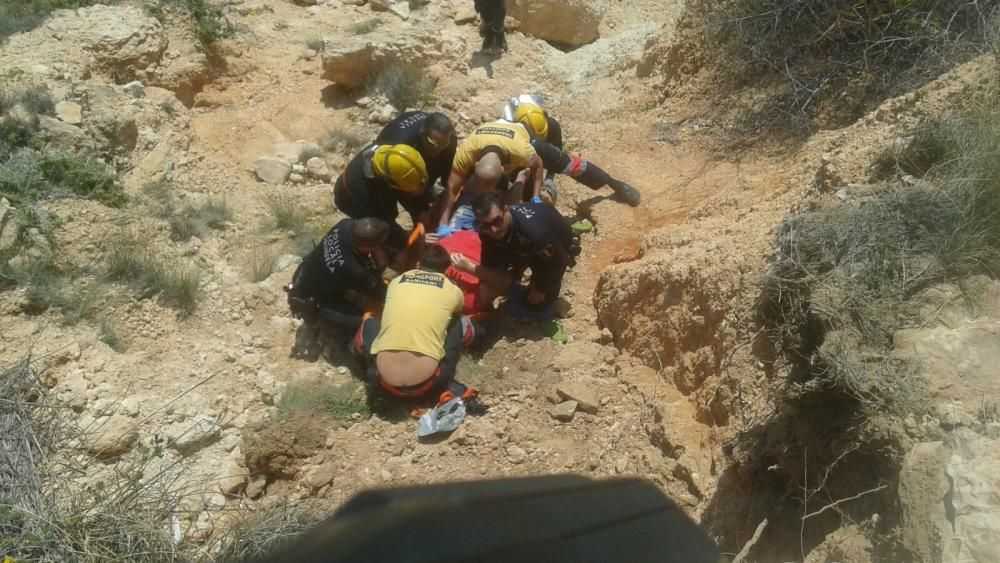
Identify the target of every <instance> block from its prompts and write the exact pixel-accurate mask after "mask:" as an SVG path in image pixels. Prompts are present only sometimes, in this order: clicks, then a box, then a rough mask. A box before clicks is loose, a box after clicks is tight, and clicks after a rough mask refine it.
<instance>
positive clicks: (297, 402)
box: [277, 382, 371, 420]
mask: <svg viewBox="0 0 1000 563" xmlns="http://www.w3.org/2000/svg"><path fill="white" fill-rule="evenodd" d="M277 407H278V413H279V414H281V415H289V414H293V413H297V412H315V413H325V414H327V415H329V416H331V417H333V418H335V419H337V420H347V419H349V418H351V417H352V416H353V415H355V414H360V415H361V416H362V417H364V418H368V417H370V416H371V410H370V408H369V405H368V400H367V398H366V395H365V389H364V387H363V386H362V385H357V384H353V383H347V384H344V385H341V386H339V387H335V386H333V385H327V384H323V383H318V382H317V383H308V384H292V385H289V386H288V387H286V388H285V391H284V392H283V393H282V394H281V398H280V399H279V400H278V405H277Z"/></svg>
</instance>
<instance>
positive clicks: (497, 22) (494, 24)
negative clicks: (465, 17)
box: [475, 0, 507, 51]
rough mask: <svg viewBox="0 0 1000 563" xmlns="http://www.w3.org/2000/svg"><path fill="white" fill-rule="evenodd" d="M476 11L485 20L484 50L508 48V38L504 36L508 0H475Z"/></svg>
mask: <svg viewBox="0 0 1000 563" xmlns="http://www.w3.org/2000/svg"><path fill="white" fill-rule="evenodd" d="M475 1H476V11H477V12H479V18H480V19H481V20H482V21H483V27H484V28H485V34H484V36H483V50H484V51H487V50H491V49H502V50H504V51H506V50H507V39H506V38H505V37H504V28H503V22H504V18H506V17H507V0H475Z"/></svg>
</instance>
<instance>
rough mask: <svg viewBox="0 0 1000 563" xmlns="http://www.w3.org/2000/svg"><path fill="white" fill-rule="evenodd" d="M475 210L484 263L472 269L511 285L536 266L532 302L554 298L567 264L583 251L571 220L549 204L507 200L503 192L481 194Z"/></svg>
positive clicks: (547, 302) (541, 304) (540, 303)
mask: <svg viewBox="0 0 1000 563" xmlns="http://www.w3.org/2000/svg"><path fill="white" fill-rule="evenodd" d="M472 211H473V213H474V214H475V216H476V221H477V223H478V225H479V233H480V238H481V239H482V241H483V255H482V267H480V268H477V271H474V272H472V273H473V274H474V275H478V276H479V277H480V279H481V280H482V281H483V282H485V283H488V284H491V285H493V284H494V283H495V282H494V280H497V281H500V280H503V283H507V284H508V286H507V287H506V288H499V289H501V290H507V289H510V284H512V283H513V282H514V281H516V280H518V279H520V276H521V273H523V272H524V270H525V269H526V268H531V282H530V284H529V285H528V293H527V297H526V301H527V304H528V305H529V306H534V307H539V308H541V307H545V306H548V305H551V304H552V303H553V302H555V300H556V298H557V297H559V291H560V289H561V288H562V280H563V275H565V273H566V269H567V268H569V267H571V266H573V265H575V264H576V256H577V255H579V253H580V244H579V240H578V239H577V238H576V237H575V236H574V235H573V231H572V230H570V228H569V224H568V223H567V221H566V219H565V218H564V217H563V216H562V215H560V214H559V212H558V211H556V210H555V208H554V207H552V206H551V205H548V204H544V203H535V202H527V203H515V204H512V205H507V203H506V201H505V200H504V197H503V194H501V193H498V192H486V193H483V194H480V195H479V196H478V197H476V199H475V200H473V202H472ZM503 273H506V274H507V275H506V276H504V275H502V274H503ZM503 293H506V291H503Z"/></svg>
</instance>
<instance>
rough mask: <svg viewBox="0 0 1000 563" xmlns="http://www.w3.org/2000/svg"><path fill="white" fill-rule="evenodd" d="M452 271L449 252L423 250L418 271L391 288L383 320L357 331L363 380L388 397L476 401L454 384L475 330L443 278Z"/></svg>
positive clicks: (369, 321)
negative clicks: (459, 362) (449, 270)
mask: <svg viewBox="0 0 1000 563" xmlns="http://www.w3.org/2000/svg"><path fill="white" fill-rule="evenodd" d="M450 265H451V259H450V257H449V255H448V253H447V251H445V250H444V249H443V248H441V247H440V246H438V245H426V246H425V247H424V248H423V249H422V251H421V254H420V260H419V262H418V263H417V269H414V270H410V271H408V272H405V273H403V274H402V275H400V276H398V277H397V278H396V279H394V280H393V281H392V283H390V284H389V288H388V291H387V293H386V301H385V308H384V310H383V314H382V318H381V319H376V318H373V317H369V318H366V319H365V320H364V322H363V323H362V324H361V327H360V328H359V329H358V332H357V335H356V337H355V341H354V346H355V353H356V354H358V355H359V356H361V357H362V358H364V359H365V360H367V362H368V369H367V371H366V377H367V379H368V381H369V383H371V384H373V385H375V386H378V387H380V388H381V389H382V390H383V391H384V392H386V393H388V394H389V395H392V396H396V397H401V398H408V399H428V398H429V399H435V400H438V402H444V401H446V400H448V399H449V398H451V397H452V396H458V397H462V398H464V399H471V398H472V397H474V396H475V395H476V392H475V391H473V390H470V389H468V388H466V387H465V386H464V385H462V384H461V383H458V382H457V381H455V369H456V367H457V366H458V358H459V356H460V355H461V353H462V352H463V351H465V350H468V348H469V347H470V346H471V345H472V343H473V341H474V340H475V338H476V336H477V334H478V333H479V330H478V327H476V325H475V323H474V322H473V321H472V320H471V319H469V318H468V317H466V316H463V315H461V312H462V309H463V307H464V302H465V300H464V296H463V294H462V290H460V289H459V288H458V286H457V285H455V283H454V282H452V281H451V280H450V279H448V277H447V276H445V274H444V272H445V270H447V268H448V266H450Z"/></svg>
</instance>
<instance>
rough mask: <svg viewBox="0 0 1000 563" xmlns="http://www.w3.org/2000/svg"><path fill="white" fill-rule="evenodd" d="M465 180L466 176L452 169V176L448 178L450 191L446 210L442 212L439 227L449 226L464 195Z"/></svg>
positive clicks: (445, 205)
mask: <svg viewBox="0 0 1000 563" xmlns="http://www.w3.org/2000/svg"><path fill="white" fill-rule="evenodd" d="M465 179H466V176H465V175H464V174H462V173H461V172H459V171H458V170H455V169H452V171H451V175H450V176H448V189H447V191H446V193H445V200H444V208H443V209H442V210H441V220H440V221H438V226H439V227H442V226H447V225H448V221H449V220H450V219H451V212H452V210H453V209H454V207H455V202H457V201H458V197H459V196H460V195H462V187H463V186H465Z"/></svg>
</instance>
